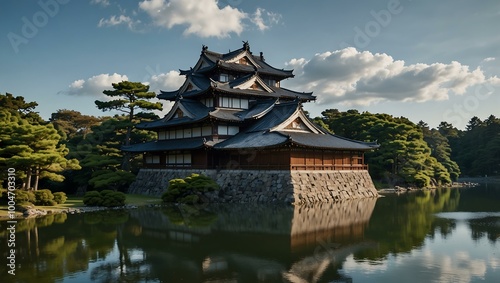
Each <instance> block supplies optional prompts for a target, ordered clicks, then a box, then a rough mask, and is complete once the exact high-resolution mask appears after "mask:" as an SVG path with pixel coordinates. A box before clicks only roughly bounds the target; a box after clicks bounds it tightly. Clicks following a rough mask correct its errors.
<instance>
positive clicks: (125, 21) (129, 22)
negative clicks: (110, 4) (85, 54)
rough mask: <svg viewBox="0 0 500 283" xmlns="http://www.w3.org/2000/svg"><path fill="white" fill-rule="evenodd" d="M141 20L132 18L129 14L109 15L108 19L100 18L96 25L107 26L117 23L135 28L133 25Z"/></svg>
mask: <svg viewBox="0 0 500 283" xmlns="http://www.w3.org/2000/svg"><path fill="white" fill-rule="evenodd" d="M140 22H141V21H139V20H133V19H132V18H130V17H129V16H125V15H120V16H114V15H113V16H111V17H110V18H109V19H104V18H102V19H101V20H100V21H99V24H97V26H98V27H109V26H117V25H126V26H128V28H129V29H131V30H135V26H136V25H137V24H139V23H140Z"/></svg>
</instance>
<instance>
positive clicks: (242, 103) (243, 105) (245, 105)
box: [241, 99, 248, 109]
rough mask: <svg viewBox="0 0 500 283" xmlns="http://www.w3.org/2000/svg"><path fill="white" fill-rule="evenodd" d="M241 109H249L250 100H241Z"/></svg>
mask: <svg viewBox="0 0 500 283" xmlns="http://www.w3.org/2000/svg"><path fill="white" fill-rule="evenodd" d="M241 108H243V109H248V99H242V100H241Z"/></svg>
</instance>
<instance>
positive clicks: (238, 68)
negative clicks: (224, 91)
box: [198, 48, 294, 79]
mask: <svg viewBox="0 0 500 283" xmlns="http://www.w3.org/2000/svg"><path fill="white" fill-rule="evenodd" d="M244 52H246V50H245V49H244V48H240V49H236V50H234V51H230V52H228V53H224V54H222V53H217V52H214V51H209V50H207V51H205V52H204V53H203V54H202V55H201V57H202V58H204V59H207V60H208V61H210V62H211V65H210V66H207V67H204V68H203V69H200V70H198V72H207V71H210V70H213V69H214V68H217V67H219V68H221V69H224V70H228V71H235V72H244V73H251V72H254V71H257V72H259V73H262V74H266V75H270V76H276V77H281V78H282V79H285V78H290V77H293V76H294V75H293V70H284V69H278V68H274V67H273V66H271V65H269V64H267V63H266V62H265V61H262V60H261V58H260V56H255V55H250V56H251V57H252V59H253V60H254V61H255V62H256V63H257V64H258V65H259V67H254V66H252V65H245V64H238V63H230V62H226V61H229V60H231V59H233V58H235V57H237V56H238V55H240V54H241V53H244Z"/></svg>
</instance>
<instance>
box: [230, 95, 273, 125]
mask: <svg viewBox="0 0 500 283" xmlns="http://www.w3.org/2000/svg"><path fill="white" fill-rule="evenodd" d="M277 102H278V101H277V99H262V100H258V101H257V102H255V103H254V104H253V105H250V108H249V109H247V110H243V111H241V112H239V113H237V114H235V115H236V116H238V117H240V118H242V119H245V120H246V119H256V118H260V117H261V116H262V115H265V114H267V113H268V112H269V111H271V109H273V107H274V105H276V103H277Z"/></svg>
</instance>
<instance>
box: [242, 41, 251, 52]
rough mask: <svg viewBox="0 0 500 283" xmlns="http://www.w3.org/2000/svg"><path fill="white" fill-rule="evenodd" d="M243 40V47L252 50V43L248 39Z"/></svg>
mask: <svg viewBox="0 0 500 283" xmlns="http://www.w3.org/2000/svg"><path fill="white" fill-rule="evenodd" d="M242 42H243V49H244V50H246V51H250V44H249V43H248V40H246V41H242Z"/></svg>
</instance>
